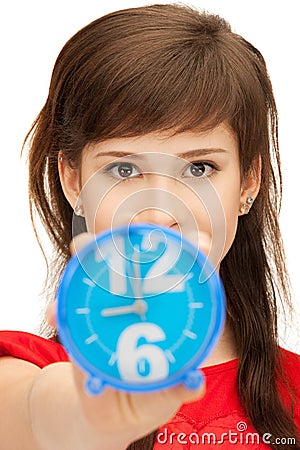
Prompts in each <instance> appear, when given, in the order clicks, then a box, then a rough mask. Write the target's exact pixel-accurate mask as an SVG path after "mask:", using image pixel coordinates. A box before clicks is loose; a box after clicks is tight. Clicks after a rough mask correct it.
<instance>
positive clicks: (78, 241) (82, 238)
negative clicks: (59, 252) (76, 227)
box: [70, 233, 94, 255]
mask: <svg viewBox="0 0 300 450" xmlns="http://www.w3.org/2000/svg"><path fill="white" fill-rule="evenodd" d="M93 239H94V235H93V233H81V234H78V235H77V236H75V237H74V238H73V239H72V241H71V243H70V251H71V253H72V255H74V254H75V253H77V252H78V251H79V250H80V249H81V248H82V247H84V246H85V245H87V244H88V243H89V242H91V241H92V240H93Z"/></svg>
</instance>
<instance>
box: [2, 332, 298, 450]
mask: <svg viewBox="0 0 300 450" xmlns="http://www.w3.org/2000/svg"><path fill="white" fill-rule="evenodd" d="M8 355H10V356H14V357H15V358H20V359H24V360H26V361H30V362H32V363H33V364H36V365H37V366H39V367H41V368H42V367H45V366H47V365H49V364H52V363H55V362H60V361H68V355H67V354H66V352H65V350H64V348H63V347H62V346H61V345H60V344H57V343H55V342H53V341H51V340H47V339H44V338H41V337H39V336H35V335H33V334H30V333H24V332H18V331H0V356H8ZM281 355H282V356H281V358H282V366H283V368H284V369H285V370H286V372H287V374H288V377H289V379H290V380H291V382H292V386H293V387H296V390H297V392H296V406H295V411H294V418H295V423H296V425H297V426H298V429H299V430H300V356H299V355H296V354H294V353H291V352H289V351H287V350H284V349H281ZM237 368H238V360H237V359H235V360H232V361H228V362H225V363H222V364H218V365H215V366H210V367H205V368H203V369H202V372H203V374H204V376H205V379H206V394H205V396H204V397H203V398H202V399H201V400H198V401H196V402H193V403H189V404H187V405H184V406H182V408H181V409H180V410H179V411H178V412H177V414H176V415H175V417H174V418H173V419H172V420H171V421H170V422H169V423H167V424H166V425H164V426H162V427H161V428H160V430H159V431H158V434H157V442H156V444H155V447H154V449H155V450H171V449H172V450H182V449H184V450H200V449H204V448H205V449H215V450H216V449H217V448H218V447H220V448H222V450H235V449H239V450H241V449H244V450H267V449H270V444H271V443H274V442H275V439H281V442H282V443H288V441H287V439H290V438H293V436H271V434H270V433H266V434H265V435H264V436H263V437H262V436H259V435H258V434H257V433H256V432H255V430H254V429H253V428H252V427H251V425H250V423H249V420H248V419H247V417H246V415H245V413H244V411H243V408H242V405H241V404H240V401H239V399H238V395H237V389H236V378H237ZM281 397H282V399H283V401H286V398H287V395H286V393H285V392H284V390H282V392H281ZM284 439H285V441H284ZM290 443H292V441H290ZM267 444H269V445H267Z"/></svg>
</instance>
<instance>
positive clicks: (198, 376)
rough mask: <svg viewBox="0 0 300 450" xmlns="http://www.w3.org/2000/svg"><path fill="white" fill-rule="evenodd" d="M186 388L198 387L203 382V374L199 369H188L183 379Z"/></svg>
mask: <svg viewBox="0 0 300 450" xmlns="http://www.w3.org/2000/svg"><path fill="white" fill-rule="evenodd" d="M183 383H184V384H185V386H186V387H187V388H188V389H198V388H199V387H200V386H201V384H202V383H203V374H202V372H201V371H200V370H199V369H196V370H190V372H188V373H187V374H186V376H185V378H184V380H183Z"/></svg>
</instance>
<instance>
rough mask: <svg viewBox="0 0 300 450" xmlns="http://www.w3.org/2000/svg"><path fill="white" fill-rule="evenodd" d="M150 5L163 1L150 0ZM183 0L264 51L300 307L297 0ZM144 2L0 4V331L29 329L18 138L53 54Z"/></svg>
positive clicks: (32, 283) (295, 341) (35, 319)
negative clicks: (100, 21) (101, 20)
mask: <svg viewBox="0 0 300 450" xmlns="http://www.w3.org/2000/svg"><path fill="white" fill-rule="evenodd" d="M155 3H169V2H168V1H167V0H166V1H159V0H156V2H155ZM185 3H186V4H190V5H193V6H196V7H198V8H200V9H201V8H204V9H206V10H208V11H210V12H214V13H218V14H219V15H221V16H223V17H224V18H226V19H228V20H229V22H230V23H231V25H232V28H233V29H234V31H236V32H238V33H240V34H242V35H243V36H244V37H245V38H246V39H248V40H249V41H250V42H252V43H253V44H254V45H255V46H257V47H258V49H259V50H260V51H261V52H262V53H263V55H264V57H265V59H266V61H267V65H268V68H269V73H270V76H271V79H272V82H273V87H274V91H275V96H276V99H277V104H278V110H279V117H280V128H279V131H280V144H281V155H282V163H283V176H284V197H283V209H282V215H281V224H282V232H283V237H284V242H285V246H286V252H287V257H288V266H289V270H290V275H291V279H292V284H293V288H294V296H293V301H294V304H295V308H296V309H297V310H298V311H300V307H299V304H300V277H299V275H298V267H299V265H298V253H299V249H300V244H299V220H300V219H299V214H298V211H299V205H300V200H299V188H298V182H299V180H300V173H299V165H300V156H299V150H300V148H299V119H300V117H299V101H300V94H299V92H300V89H299V80H300V70H299V43H300V42H299V32H298V31H297V30H298V29H299V23H298V13H297V12H296V11H299V10H298V8H297V6H298V2H297V1H296V0H294V1H292V0H290V1H285V2H282V1H278V2H274V1H273V0H264V1H261V0H259V1H258V0H251V1H240V2H238V1H236V0H202V1H201V0H194V1H193V2H191V1H188V0H187V1H186V2H185ZM145 4H146V2H145V1H138V0H136V1H133V0H132V1H130V0H111V1H110V2H103V1H101V0H98V1H95V0H85V1H82V0H81V1H75V0H73V1H70V0H52V1H51V2H50V1H47V2H46V1H39V0H26V1H22V0H15V1H14V0H10V1H9V2H1V6H0V21H1V27H0V33H1V35H0V38H1V41H0V42H1V65H0V67H1V72H0V73H1V75H0V76H1V83H0V89H1V91H0V93H1V97H0V98H1V103H0V111H1V140H0V148H1V166H0V167H1V177H0V183H1V201H0V211H1V221H0V226H1V262H2V266H3V267H2V269H1V294H0V329H19V330H24V331H30V332H35V331H36V330H37V328H38V324H39V322H40V316H41V311H42V305H43V298H42V296H41V295H40V293H41V290H42V286H43V280H44V276H45V273H46V272H45V263H44V260H43V257H42V254H41V251H40V249H39V247H38V244H37V242H36V239H35V237H34V234H33V231H32V226H31V223H30V217H29V208H28V200H27V173H26V164H25V159H24V158H23V159H21V158H20V150H21V146H22V141H23V139H24V137H25V135H26V132H27V131H28V129H29V128H30V125H31V123H32V122H33V120H34V118H35V117H36V115H37V114H38V112H39V111H40V109H41V108H42V106H43V104H44V102H45V100H46V96H47V91H48V87H49V81H50V76H51V72H52V68H53V65H54V62H55V60H56V57H57V55H58V53H59V51H60V50H61V48H62V47H63V45H64V44H65V42H66V41H67V40H68V39H69V38H70V37H71V36H72V35H73V34H74V33H75V32H77V31H78V30H79V29H80V28H82V27H83V26H85V25H86V24H88V23H89V22H91V21H92V20H94V19H96V18H98V17H99V16H101V15H104V14H106V13H108V12H111V11H114V10H117V9H122V8H127V7H132V6H142V5H145ZM282 342H283V345H285V346H286V347H288V348H292V349H293V350H298V352H300V340H299V330H298V329H297V327H295V325H294V327H293V328H292V327H289V333H288V335H286V336H284V335H283V332H282Z"/></svg>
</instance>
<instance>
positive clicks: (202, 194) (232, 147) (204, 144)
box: [59, 124, 260, 265]
mask: <svg viewBox="0 0 300 450" xmlns="http://www.w3.org/2000/svg"><path fill="white" fill-rule="evenodd" d="M59 165H60V167H59V169H60V176H61V181H62V186H63V188H64V192H65V195H66V196H67V198H68V200H69V202H70V204H71V205H72V207H73V208H75V207H76V205H79V206H81V211H82V213H81V214H82V215H84V217H85V219H86V223H87V228H88V231H90V232H94V233H100V232H101V231H104V230H107V229H109V228H111V227H115V226H120V225H127V224H129V223H139V222H140V223H141V222H143V223H145V222H148V223H153V224H157V225H162V226H165V227H170V228H172V229H174V230H177V231H180V232H182V234H183V235H184V236H185V237H186V238H188V239H190V240H191V241H193V242H194V243H195V244H196V245H199V241H198V237H199V235H201V232H203V233H207V234H208V235H209V237H210V239H211V243H212V245H211V259H212V262H213V263H214V264H215V265H218V264H219V262H220V261H221V260H222V259H223V257H224V256H225V254H226V253H227V251H228V250H229V248H230V246H231V244H232V242H233V240H234V237H235V233H236V228H237V223H238V217H239V215H241V212H240V209H241V205H242V204H244V203H246V199H247V197H250V196H251V197H252V198H255V196H256V195H257V192H258V189H259V173H260V167H259V161H256V163H255V164H254V165H253V167H252V170H250V171H249V173H248V174H247V176H246V177H244V178H243V180H242V179H241V173H240V163H239V152H238V144H237V140H236V137H235V135H234V133H233V132H232V131H231V130H230V128H229V127H227V126H226V125H225V124H222V125H220V126H218V127H217V128H215V129H213V130H212V131H209V132H206V133H196V132H185V133H181V134H176V135H174V136H171V137H170V135H167V134H165V133H151V134H148V135H144V136H140V137H136V138H120V139H111V140H107V141H104V142H101V143H98V144H94V145H89V146H87V147H86V148H85V149H84V150H83V154H82V160H81V166H80V168H78V169H73V168H71V167H69V166H68V165H67V164H66V163H65V162H64V161H62V162H60V163H59Z"/></svg>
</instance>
